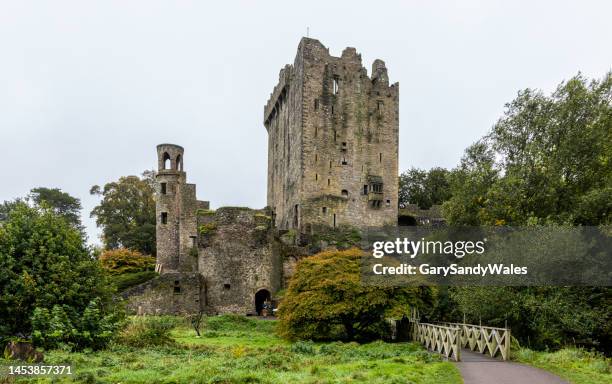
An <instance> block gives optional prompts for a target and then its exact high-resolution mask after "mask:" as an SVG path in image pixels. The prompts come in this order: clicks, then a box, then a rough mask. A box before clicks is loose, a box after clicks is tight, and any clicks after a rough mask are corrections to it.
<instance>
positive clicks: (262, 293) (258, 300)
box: [255, 289, 271, 316]
mask: <svg viewBox="0 0 612 384" xmlns="http://www.w3.org/2000/svg"><path fill="white" fill-rule="evenodd" d="M266 301H270V291H268V290H267V289H260V290H259V291H257V293H256V294H255V310H256V311H257V315H258V316H261V310H262V309H263V306H264V303H265V302H266ZM268 315H271V313H269V314H268Z"/></svg>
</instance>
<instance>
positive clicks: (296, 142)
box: [264, 38, 399, 233]
mask: <svg viewBox="0 0 612 384" xmlns="http://www.w3.org/2000/svg"><path fill="white" fill-rule="evenodd" d="M398 106H399V84H398V83H395V84H392V85H389V78H388V75H387V68H386V67H385V63H384V62H383V61H382V60H375V61H374V63H373V65H372V74H371V77H369V76H368V74H367V70H366V69H365V68H364V67H363V66H362V64H361V55H359V54H358V53H357V51H356V50H355V48H346V49H345V50H344V51H343V52H342V55H341V57H333V56H331V55H330V54H329V50H328V49H327V48H326V47H325V46H323V45H322V44H321V43H320V42H319V41H318V40H315V39H309V38H302V40H301V42H300V44H299V47H298V52H297V55H296V57H295V61H294V63H293V65H286V66H285V67H284V68H283V69H282V70H281V71H280V75H279V82H278V84H277V85H276V86H275V87H274V90H273V92H272V94H271V96H270V99H269V100H268V102H267V104H266V105H265V107H264V125H265V127H266V129H267V131H268V191H267V195H268V198H267V204H268V206H269V207H271V208H272V210H273V212H274V215H275V224H276V226H277V227H279V228H281V229H289V228H295V229H297V230H298V231H300V232H302V233H308V232H309V231H311V230H313V228H314V226H316V225H327V226H338V225H342V224H347V225H351V226H355V227H358V228H363V227H368V226H381V225H386V224H393V225H395V224H397V213H398V212H397V203H398V201H397V199H398V181H397V177H398V141H399V108H398Z"/></svg>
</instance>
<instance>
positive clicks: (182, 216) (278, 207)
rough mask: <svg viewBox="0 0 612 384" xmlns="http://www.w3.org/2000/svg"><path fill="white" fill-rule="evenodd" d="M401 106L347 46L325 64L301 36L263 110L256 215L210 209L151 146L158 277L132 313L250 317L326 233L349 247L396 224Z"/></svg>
mask: <svg viewBox="0 0 612 384" xmlns="http://www.w3.org/2000/svg"><path fill="white" fill-rule="evenodd" d="M398 102H399V85H398V84H397V83H396V84H393V85H389V80H388V77H387V69H386V68H385V64H384V63H383V62H382V61H381V60H376V61H375V62H374V64H373V68H372V76H371V77H368V75H367V71H366V69H365V68H364V67H363V66H362V65H361V56H360V55H358V54H357V52H356V50H355V49H354V48H346V49H345V50H344V52H343V53H342V56H341V57H333V56H330V54H329V51H328V49H327V48H325V47H324V46H323V45H322V44H321V43H320V42H319V41H317V40H314V39H308V38H303V39H302V41H301V42H300V45H299V47H298V53H297V56H296V58H295V62H294V64H293V65H287V66H285V68H283V69H282V70H281V72H280V76H279V83H278V85H277V86H276V87H275V88H274V91H273V92H272V95H271V97H270V100H269V101H268V103H267V105H266V106H265V110H264V124H265V126H266V129H267V130H268V206H269V207H268V208H266V209H264V210H254V209H249V208H235V207H225V208H219V209H218V210H216V211H211V210H209V203H208V202H207V201H200V200H197V197H196V186H195V184H189V183H187V176H186V173H185V171H184V170H183V161H184V159H183V157H184V150H183V148H182V147H181V146H178V145H173V144H160V145H158V146H157V156H158V172H157V176H156V181H157V183H156V209H157V225H156V233H157V267H156V270H157V271H158V272H159V273H160V276H159V277H157V278H155V279H153V280H151V281H149V282H146V283H144V284H142V285H140V286H137V287H134V288H132V289H130V290H128V291H126V292H124V294H123V296H124V297H125V298H126V299H127V302H128V304H127V308H128V310H129V311H131V312H134V313H149V314H163V313H172V314H175V313H195V312H199V311H203V312H206V313H209V314H217V313H240V314H254V313H256V312H258V311H259V309H261V305H262V304H263V302H264V300H268V299H272V300H273V299H274V297H273V296H274V294H275V293H276V292H278V291H279V290H280V289H281V288H283V287H285V286H286V285H287V283H288V278H289V277H290V276H291V275H292V274H293V271H294V269H295V265H296V263H297V261H298V259H299V258H301V257H304V256H306V255H307V254H308V253H309V252H312V251H313V249H320V248H323V247H325V246H324V245H323V244H324V243H329V242H328V239H327V237H326V236H322V235H323V234H325V233H326V232H325V230H324V229H325V228H327V229H330V227H337V228H335V229H333V231H336V230H339V232H341V233H340V236H341V237H348V238H350V237H351V236H352V234H351V232H350V230H349V231H348V232H347V233H346V234H344V233H343V232H342V231H340V230H341V229H342V228H351V227H357V228H361V227H367V226H382V225H386V224H396V223H397V196H398V190H397V189H398V183H397V176H398V164H397V162H398V154H397V152H398V127H399V120H398ZM298 239H306V240H308V239H311V240H312V242H313V244H314V243H318V244H315V246H314V247H312V246H311V247H308V246H304V247H300V246H299V245H298V244H299V243H300V242H299V241H296V240H298ZM317 239H318V240H317ZM349 240H350V239H348V240H347V239H341V240H339V241H337V242H336V243H337V244H334V245H333V246H339V247H342V246H346V244H349V243H350V241H349ZM345 243H346V244H345ZM311 245H312V244H311ZM317 247H318V248H317Z"/></svg>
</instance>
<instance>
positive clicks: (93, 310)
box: [32, 299, 122, 350]
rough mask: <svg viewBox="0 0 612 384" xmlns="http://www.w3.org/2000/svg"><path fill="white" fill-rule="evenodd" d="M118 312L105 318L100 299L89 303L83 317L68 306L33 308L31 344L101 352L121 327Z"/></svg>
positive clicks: (120, 315) (108, 314)
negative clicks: (91, 349) (90, 349)
mask: <svg viewBox="0 0 612 384" xmlns="http://www.w3.org/2000/svg"><path fill="white" fill-rule="evenodd" d="M121 318H122V313H121V312H111V313H107V314H104V313H103V309H102V307H101V305H100V301H99V299H94V300H92V301H90V302H89V304H88V305H87V307H86V308H85V310H84V311H83V313H82V314H78V313H77V312H76V311H75V310H74V309H73V308H71V307H69V306H67V305H63V306H62V305H57V304H56V305H54V306H53V308H52V309H51V311H49V310H48V309H47V308H35V309H34V312H33V314H32V340H33V342H34V344H35V345H37V346H41V347H43V348H58V347H59V348H63V349H68V350H72V349H74V348H85V347H87V348H93V349H100V348H103V347H104V346H106V344H108V342H109V341H110V340H111V338H112V337H113V335H114V334H115V332H116V331H117V329H118V328H119V327H120V326H121V321H120V320H121Z"/></svg>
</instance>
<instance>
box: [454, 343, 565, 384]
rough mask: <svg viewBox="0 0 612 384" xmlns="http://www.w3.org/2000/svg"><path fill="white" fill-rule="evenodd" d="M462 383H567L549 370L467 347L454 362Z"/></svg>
mask: <svg viewBox="0 0 612 384" xmlns="http://www.w3.org/2000/svg"><path fill="white" fill-rule="evenodd" d="M456 364H457V367H458V368H459V371H460V372H461V376H462V377H463V382H464V384H568V382H567V381H565V380H563V379H561V378H560V377H558V376H555V375H553V374H552V373H550V372H547V371H544V370H542V369H539V368H534V367H531V366H528V365H524V364H519V363H513V362H507V361H501V360H498V359H493V358H491V357H488V356H485V355H482V354H480V353H476V352H472V351H469V350H467V349H462V350H461V362H459V363H456Z"/></svg>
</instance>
